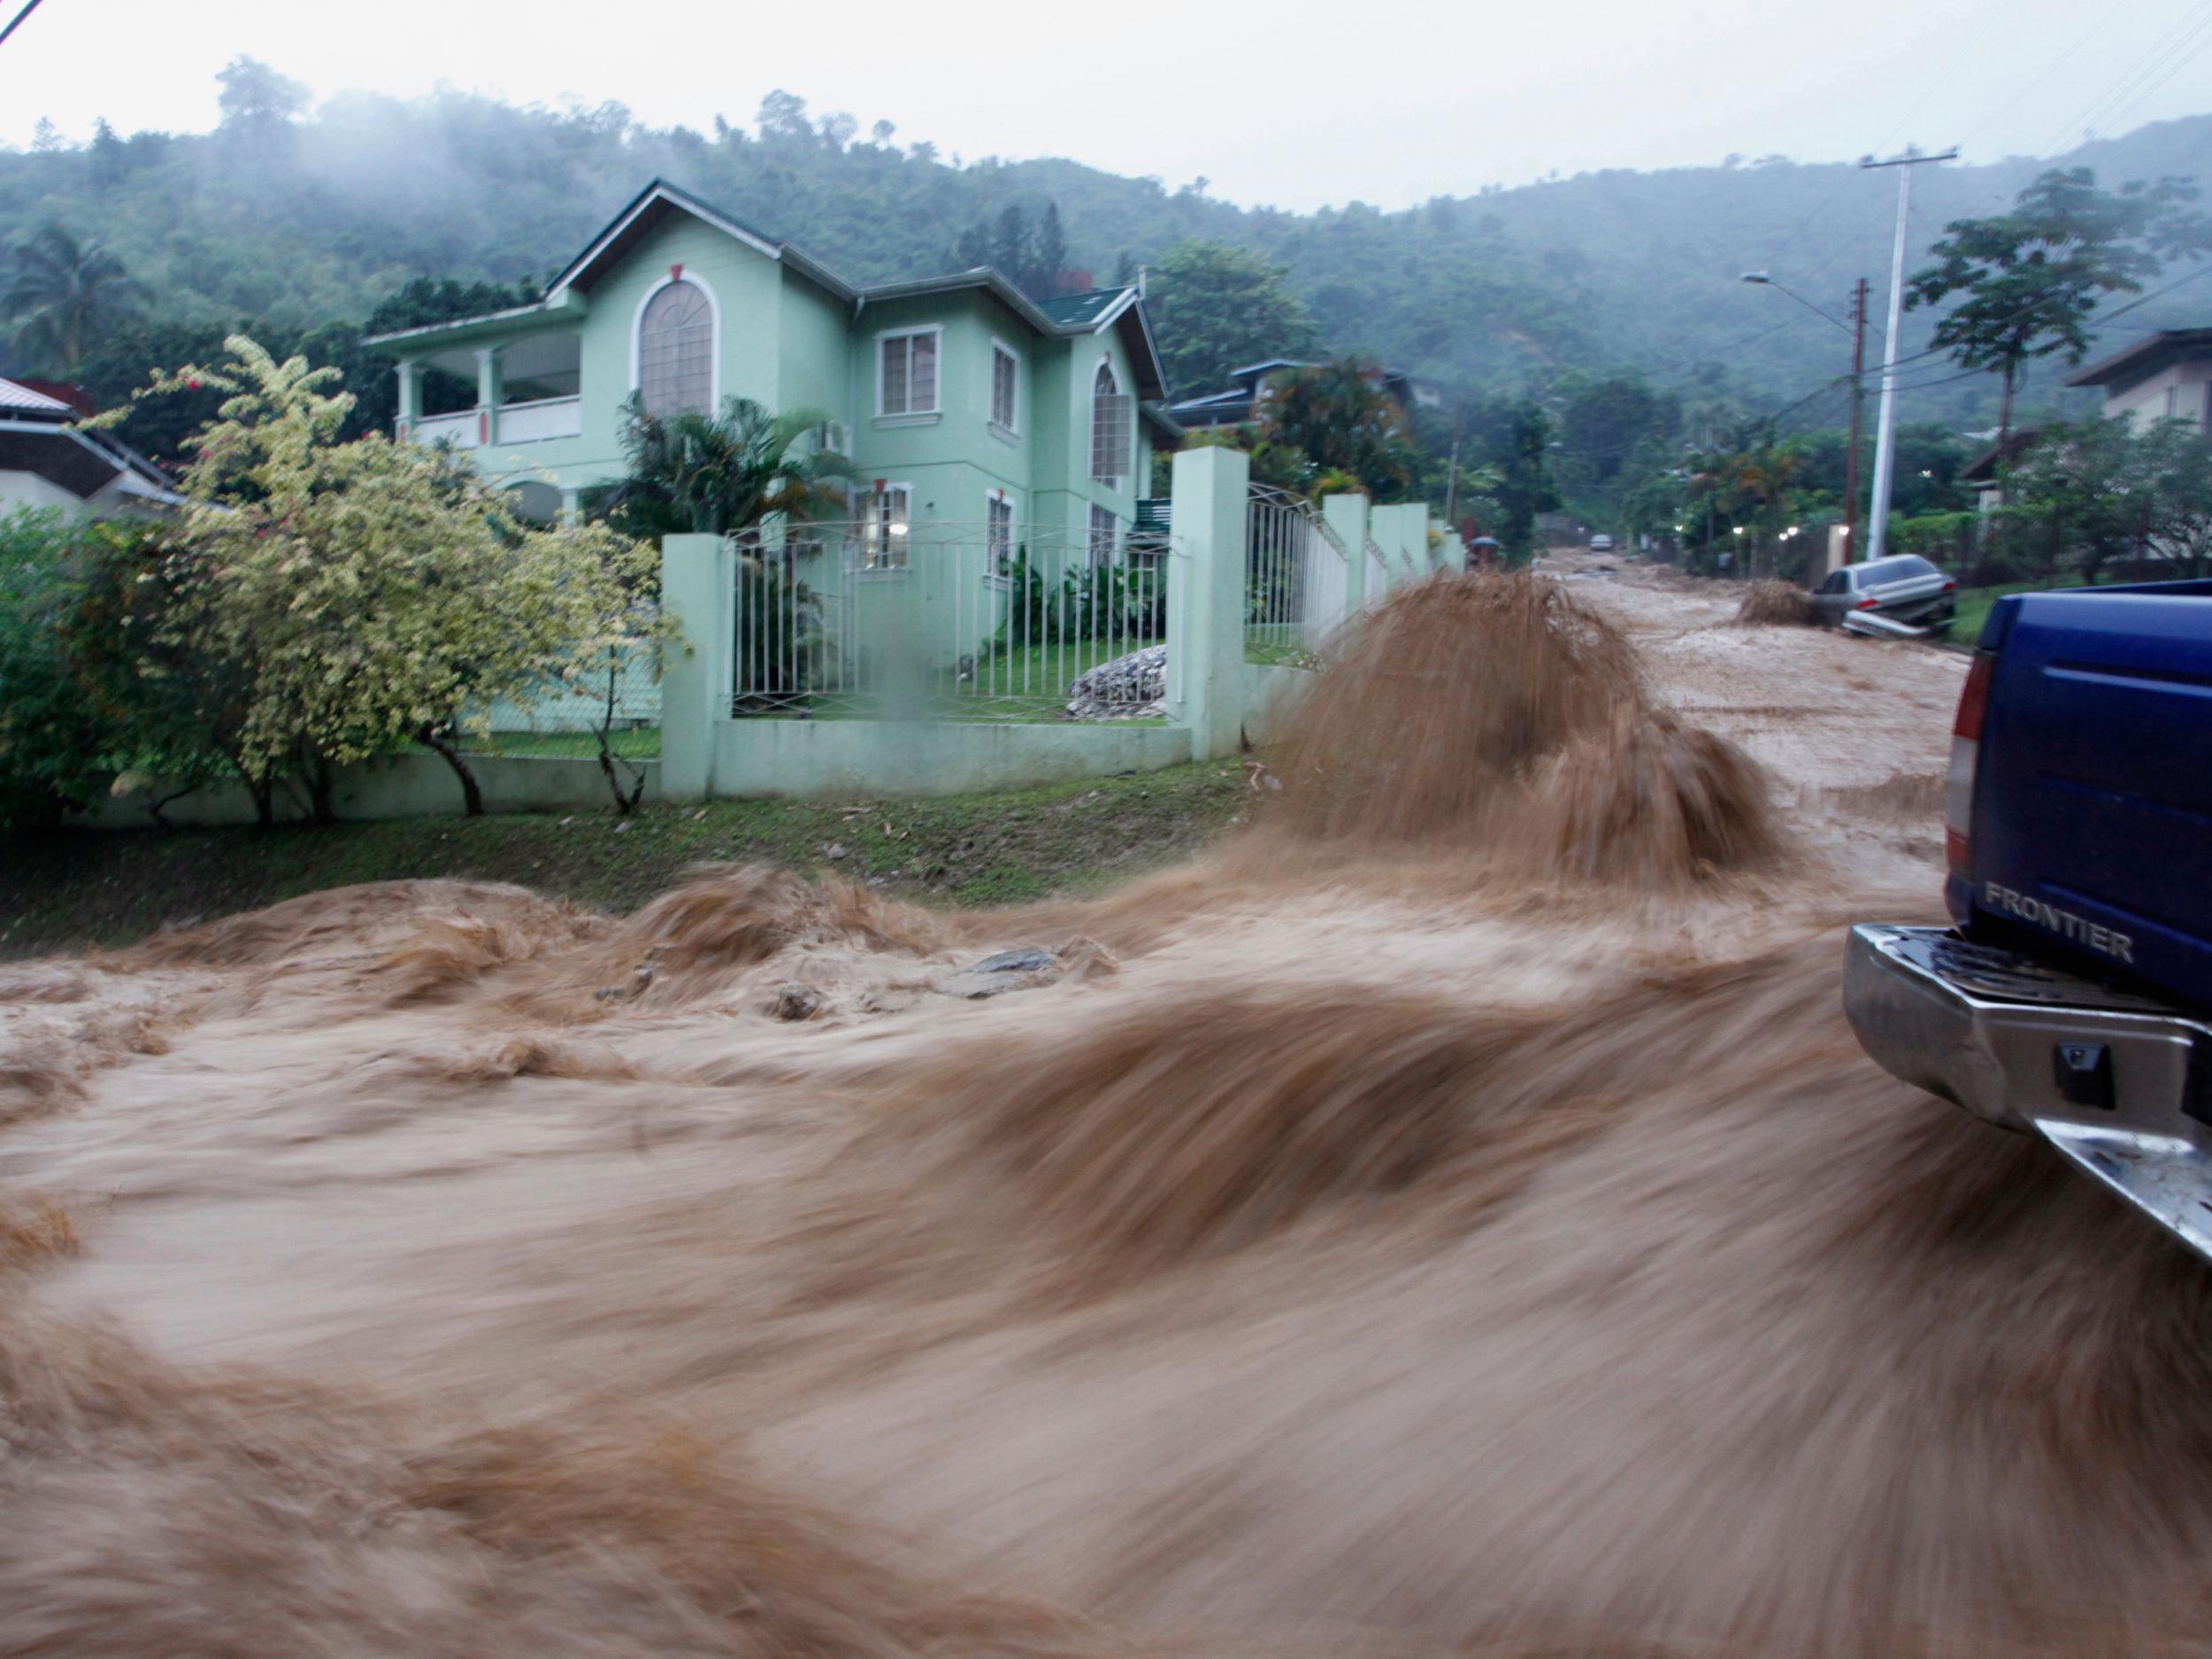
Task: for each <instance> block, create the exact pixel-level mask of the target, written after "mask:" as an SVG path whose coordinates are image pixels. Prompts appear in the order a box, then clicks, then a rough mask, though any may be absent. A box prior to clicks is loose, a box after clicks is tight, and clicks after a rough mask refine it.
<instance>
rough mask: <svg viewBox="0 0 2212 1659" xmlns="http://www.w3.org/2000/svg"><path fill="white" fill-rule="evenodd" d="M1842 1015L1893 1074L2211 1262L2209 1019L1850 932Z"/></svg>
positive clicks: (1892, 934) (1897, 937) (2027, 961)
mask: <svg viewBox="0 0 2212 1659" xmlns="http://www.w3.org/2000/svg"><path fill="white" fill-rule="evenodd" d="M1843 1006H1844V1012H1845V1013H1846V1015H1847V1016H1848V1018H1850V1021H1851V1027H1852V1029H1853V1030H1854V1031H1855V1032H1856V1033H1858V1037H1859V1041H1860V1042H1861V1044H1863V1046H1864V1047H1865V1048H1866V1051H1867V1053H1868V1054H1870V1055H1871V1056H1873V1057H1874V1059H1875V1060H1876V1061H1877V1062H1878V1063H1879V1064H1880V1065H1881V1066H1882V1068H1883V1069H1884V1070H1885V1071H1888V1072H1890V1073H1891V1074H1892V1075H1893V1076H1895V1077H1898V1078H1901V1079H1904V1080H1905V1081H1906V1082H1908V1083H1911V1084H1915V1085H1916V1086H1917V1087H1921V1088H1924V1089H1926V1090H1927V1091H1928V1092H1929V1093H1930V1094H1937V1095H1940V1096H1941V1097H1942V1098H1943V1099H1945V1100H1947V1101H1951V1102H1954V1103H1955V1104H1957V1105H1960V1106H1962V1107H1964V1108H1965V1109H1966V1110H1968V1111H1970V1112H1972V1113H1973V1114H1974V1115H1975V1116H1976V1117H1978V1118H1986V1119H1987V1120H1988V1121H1989V1122H1991V1123H1993V1124H2000V1125H2003V1126H2004V1127H2006V1128H2008V1129H2016V1130H2021V1131H2024V1132H2032V1133H2037V1134H2040V1135H2041V1136H2043V1137H2044V1138H2045V1139H2046V1140H2047V1141H2050V1142H2051V1143H2052V1144H2053V1145H2054V1146H2055V1147H2057V1148H2058V1149H2059V1150H2060V1151H2061V1152H2063V1153H2064V1154H2065V1155H2066V1156H2068V1157H2069V1158H2070V1159H2072V1160H2073V1161H2074V1163H2075V1164H2078V1165H2079V1166H2080V1167H2081V1168H2082V1169H2083V1170H2085V1171H2087V1172H2088V1173H2089V1174H2091V1175H2093V1176H2095V1177H2096V1178H2097V1179H2099V1180H2101V1181H2102V1182H2103V1183H2104V1184H2105V1185H2106V1186H2108V1187H2111V1188H2112V1189H2113V1190H2114V1191H2116V1192H2117V1193H2118V1194H2120V1195H2121V1196H2122V1197H2124V1198H2125V1199H2127V1200H2128V1201H2129V1202H2131V1203H2134V1204H2136V1205H2138V1206H2139V1207H2140V1208H2141V1209H2142V1210H2145V1211H2147V1213H2148V1214H2150V1215H2151V1216H2152V1217H2153V1218H2154V1219H2155V1220H2157V1221H2158V1222H2159V1223H2160V1224H2161V1225H2164V1226H2165V1227H2167V1228H2168V1229H2169V1230H2170V1231H2171V1232H2173V1233H2176V1234H2177V1235H2178V1236H2179V1237H2180V1238H2181V1239H2183V1240H2185V1242H2186V1243H2188V1244H2189V1246H2190V1247H2191V1248H2193V1249H2195V1250H2196V1251H2198V1252H2199V1253H2200V1255H2203V1256H2208V1257H2212V1022H2208V1021H2206V1020H2204V1019H2201V1018H2196V1017H2194V1016H2192V1015H2188V1014H2185V1013H2182V1012H2181V1011H2179V1010H2175V1009H2172V1008H2169V1007H2166V1006H2164V1005H2163V1004H2162V1003H2159V1002H2154V1001H2152V1000H2150V999H2148V998H2147V997H2142V996H2138V995H2133V994H2132V993H2130V992H2125V991H2120V990H2116V989H2114V988H2112V987H2108V986H2103V985H2098V984H2095V983H2093V981H2090V980H2087V979H2076V978H2074V977H2073V976H2072V975H2070V974H2066V973H2062V972H2056V971H2055V970H2053V969H2050V968H2047V967H2045V966H2043V965H2042V964H2039V963H2038V962H2036V961H2035V960H2033V959H2032V958H2031V957H2027V956H2017V955H2016V954H2014V953H2013V952H2011V951H2008V950H1999V949H1993V948H1991V947H1989V946H1986V945H1974V944H1970V943H1968V942H1967V941H1964V940H1962V939H1961V938H1959V936H1958V935H1957V934H1955V933H1949V932H1947V931H1945V930H1943V929H1940V928H1932V927H1891V926H1879V925H1876V924H1870V923H1863V924H1861V925H1860V926H1856V927H1854V928H1853V929H1852V930H1851V938H1850V944H1849V950H1848V955H1847V958H1846V961H1845V967H1844V978H1843Z"/></svg>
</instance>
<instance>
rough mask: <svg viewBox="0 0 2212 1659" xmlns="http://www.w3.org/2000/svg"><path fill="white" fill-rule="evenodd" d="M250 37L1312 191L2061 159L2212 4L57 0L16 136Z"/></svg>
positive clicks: (19, 91)
mask: <svg viewBox="0 0 2212 1659" xmlns="http://www.w3.org/2000/svg"><path fill="white" fill-rule="evenodd" d="M20 3H21V0H0V17H4V16H6V15H12V14H13V12H14V10H15V8H16V7H17V6H18V5H19V4H20ZM240 53H247V54H250V55H252V56H254V57H257V58H262V59H263V60H265V62H268V63H270V64H272V65H274V66H275V67H277V68H278V69H280V70H281V71H283V72H284V73H287V74H288V75H291V76H293V77H294V78H296V79H297V80H299V81H304V82H305V83H306V84H307V85H308V86H309V87H310V88H312V89H313V91H314V93H315V94H316V96H318V97H319V98H320V97H327V96H330V95H332V94H334V93H337V92H341V91H344V90H348V89H350V88H368V89H373V90H376V91H380V92H389V93H395V94H398V95H401V96H415V95H419V94H421V93H424V92H427V91H429V90H431V89H432V88H434V86H436V85H437V84H438V83H439V82H441V81H444V82H448V83H450V84H451V85H453V86H456V87H461V88H471V89H477V90H482V91H486V92H493V93H496V94H498V95H500V96H503V97H505V98H508V99H510V100H511V101H513V102H517V103H542V104H553V105H558V104H563V103H565V102H567V101H570V100H575V101H579V102H581V103H584V104H598V103H600V102H602V101H604V100H609V99H612V100H615V101H618V102H620V103H622V104H627V105H628V106H629V107H630V109H631V111H633V112H634V115H635V116H636V117H637V119H640V120H643V121H647V122H649V123H651V124H653V125H655V126H664V125H669V124H672V123H678V122H681V123H684V124H686V125H688V126H691V127H697V128H701V129H707V128H710V127H711V126H712V124H713V119H714V117H715V116H716V114H718V113H719V114H721V115H723V116H725V117H726V118H727V119H729V120H730V121H731V122H732V123H733V124H734V125H737V126H749V125H750V123H751V121H752V118H753V111H754V110H755V108H756V107H757V105H758V104H759V102H760V97H761V95H762V94H763V93H764V92H767V91H769V90H770V89H772V88H778V87H782V88H789V89H790V90H791V91H793V92H795V93H797V94H799V95H800V96H802V97H803V98H805V99H806V100H807V102H808V104H809V105H810V108H811V109H812V110H813V111H814V112H815V113H817V114H820V113H826V112H827V111H840V110H841V111H849V112H851V113H852V114H853V115H855V116H856V117H857V118H859V121H860V125H861V128H862V131H863V132H865V131H866V130H867V128H868V127H869V126H870V125H871V124H872V123H873V122H875V121H877V120H879V119H887V120H890V121H893V122H895V123H896V124H897V127H898V129H899V130H898V139H899V142H913V141H916V140H919V139H929V140H931V141H933V142H935V143H936V144H937V146H938V147H939V149H940V150H941V151H942V152H944V153H945V154H946V155H948V156H950V155H952V154H955V153H957V154H959V155H961V156H963V157H966V158H968V159H970V160H973V159H975V158H976V157H981V156H985V155H993V154H995V155H1001V156H1005V157H1031V156H1041V155H1061V156H1069V157H1074V158H1075V159H1077V160H1079V161H1085V162H1088V163H1090V164H1092V165H1095V166H1099V167H1104V168H1108V169H1110V170H1111V171H1114V172H1117V173H1136V174H1143V173H1153V174H1156V175H1158V176H1159V177H1160V178H1161V179H1163V180H1165V181H1166V182H1167V184H1169V185H1170V186H1171V187H1177V186H1180V185H1183V184H1186V183H1187V182H1189V181H1190V180H1192V179H1194V178H1196V177H1199V176H1203V177H1205V178H1207V179H1208V180H1210V189H1211V191H1212V193H1213V194H1215V195H1217V196H1225V197H1227V198H1229V199H1231V200H1233V201H1235V202H1240V203H1244V204H1258V203H1271V204H1277V205H1279V206H1284V207H1292V208H1299V209H1309V208H1313V207H1317V206H1320V205H1322V204H1327V203H1341V202H1346V201H1350V200H1354V199H1359V200H1363V201H1367V202H1371V203H1374V204H1379V205H1382V206H1386V207H1400V206H1404V205H1406V204H1410V203H1415V202H1418V201H1421V200H1423V199H1425V198H1426V197H1428V196H1435V195H1442V194H1450V195H1465V194H1469V193H1471V192H1473V191H1475V190H1477V189H1479V188H1481V187H1482V186H1483V185H1485V184H1491V183H1497V184H1508V185H1511V184H1521V183H1525V182H1527V181H1529V180H1532V179H1539V178H1541V177H1543V176H1545V175H1546V174H1548V173H1551V172H1553V171H1554V170H1556V171H1558V172H1559V173H1562V174H1571V173H1577V172H1580V171H1585V170H1588V169H1592V168H1597V167H1608V166H1613V167H1639V168H1650V167H1665V166H1677V165H1700V164H1709V163H1713V162H1717V161H1719V160H1720V159H1721V158H1722V157H1724V156H1726V155H1728V154H1729V153H1731V152H1736V153H1740V154H1741V155H1743V156H1746V157H1758V156H1763V155H1769V154H1775V153H1779V154H1784V155H1787V156H1789V157H1793V158H1794V159H1798V160H1808V161H1812V160H1829V161H1833V160H1844V159H1850V158H1854V157H1858V156H1860V155H1862V154H1864V153H1866V152H1867V151H1869V150H1891V149H1894V148H1896V147H1897V146H1899V145H1901V144H1902V143H1904V142H1907V141H1917V142H1920V143H1922V144H1924V145H1925V146H1928V147H1931V148H1933V147H1937V146H1939V145H1944V144H1949V143H1954V142H1956V143H1961V144H1963V145H1964V146H1965V148H1966V150H1967V157H1966V158H1967V159H1969V160H1991V159H1994V158H1996V157H2001V156H2003V155H2008V154H2031V155H2047V154H2049V153H2052V152H2054V151H2055V150H2063V149H2065V148H2068V147H2069V146H2070V145H2071V144H2073V143H2075V142H2078V141H2079V140H2080V138H2081V137H2082V136H2083V134H2084V132H2085V130H2086V129H2093V130H2095V131H2097V132H2100V133H2116V132H2124V131H2126V130H2128V129H2130V128H2132V127H2138V126H2140V125H2142V124H2143V123H2145V122H2147V121H2152V120H2158V119H2165V118H2169V117H2173V116H2178V115H2187V114H2195V113H2199V112H2201V111H2207V110H2212V4H2207V0H2083V3H2082V4H2068V3H2067V0H1909V3H1907V4H1900V3H1899V0H1872V3H1871V4H1861V5H1857V6H1845V5H1829V4H1818V5H1808V4H1803V0H1795V3H1794V4H1793V3H1792V0H1702V3H1701V4H1672V5H1664V4H1662V5H1654V4H1648V0H1538V3H1536V4H1523V3H1521V0H1513V4H1506V3H1505V0H1485V3H1484V4H1454V3H1453V0H1326V3H1325V0H1267V4H1253V5H1246V4H1223V3H1222V0H1187V3H1186V4H1156V0H1125V4H1120V5H1114V4H1105V3H1104V0H1080V3H1077V4H1046V5H1035V4H1022V5H1013V4H1003V3H1002V0H950V3H949V4H948V3H947V0H937V4H926V3H925V4H916V0H904V3H903V4H885V3H882V0H841V3H838V4H826V5H787V4H773V5H762V4H731V3H730V0H718V3H717V4H702V3H700V0H656V4H649V5H614V4H604V0H591V3H588V4H587V3H586V0H528V3H527V4H486V3H485V0H382V3H381V4H378V5H375V6H359V5H339V4H334V0H189V3H188V4H182V3H180V0H44V4H42V7H41V9H40V10H39V11H37V12H35V13H34V14H33V15H32V16H31V18H30V19H28V20H27V22H26V23H25V24H24V25H23V27H21V28H20V29H19V30H18V31H17V33H16V34H15V35H14V37H13V38H12V39H11V40H10V41H8V42H7V43H6V44H5V45H4V46H0V142H6V143H10V144H16V145H23V144H27V143H28V142H30V140H31V136H32V133H33V129H34V127H35V124H36V122H37V121H38V119H39V118H40V117H42V116H44V117H46V118H49V119H51V120H52V121H53V123H54V124H55V126H56V127H58V128H59V129H60V131H61V132H62V133H63V134H64V135H65V136H67V137H71V138H81V137H83V136H85V135H87V134H89V133H90V131H91V128H92V123H93V120H94V119H95V118H96V117H98V116H102V115H104V116H106V117H107V119H109V120H110V121H111V123H112V124H113V125H114V126H115V127H117V128H118V129H119V130H121V131H123V132H126V133H128V132H132V131H134V130H137V129H139V128H141V127H159V128H166V129H169V130H173V131H184V130H203V129H204V128H206V127H210V126H211V125H212V124H213V123H214V119H215V113H216V111H215V84H214V76H215V73H216V72H217V71H218V70H219V69H220V68H221V67H222V66H223V65H224V64H225V63H226V62H227V61H228V60H229V59H230V58H233V57H234V56H236V55H238V54H240ZM2208 159H2212V157H2208ZM405 161H406V158H405V157H402V156H396V157H393V165H396V166H403V165H405Z"/></svg>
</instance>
